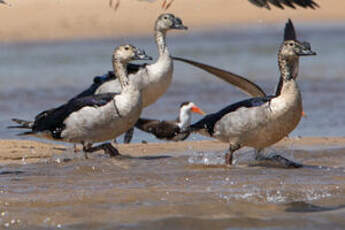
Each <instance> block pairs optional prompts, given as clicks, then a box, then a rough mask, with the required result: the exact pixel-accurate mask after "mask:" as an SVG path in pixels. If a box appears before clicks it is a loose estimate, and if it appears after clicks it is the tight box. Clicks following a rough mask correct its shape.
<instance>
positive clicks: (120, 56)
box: [113, 44, 152, 63]
mask: <svg viewBox="0 0 345 230" xmlns="http://www.w3.org/2000/svg"><path fill="white" fill-rule="evenodd" d="M116 60H117V61H120V62H122V63H127V62H129V61H134V60H152V58H151V57H150V56H148V55H146V53H145V51H144V50H140V49H137V48H136V47H135V46H133V45H130V44H126V45H120V46H118V47H116V48H115V50H114V52H113V61H116Z"/></svg>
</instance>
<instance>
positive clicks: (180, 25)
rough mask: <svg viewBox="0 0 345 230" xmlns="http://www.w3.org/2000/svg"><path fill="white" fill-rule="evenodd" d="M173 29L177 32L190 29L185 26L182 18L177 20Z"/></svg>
mask: <svg viewBox="0 0 345 230" xmlns="http://www.w3.org/2000/svg"><path fill="white" fill-rule="evenodd" d="M172 29H175V30H188V27H187V26H185V25H183V22H182V20H181V19H180V18H175V20H174V24H173V26H172Z"/></svg>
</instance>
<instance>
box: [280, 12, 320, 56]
mask: <svg viewBox="0 0 345 230" xmlns="http://www.w3.org/2000/svg"><path fill="white" fill-rule="evenodd" d="M279 55H280V56H281V57H283V58H287V59H295V58H298V57H299V56H310V55H316V52H314V51H312V50H311V46H310V43H309V42H300V41H298V40H297V36H296V31H295V28H294V25H293V24H292V21H291V20H290V19H289V21H288V22H287V23H286V25H285V30H284V42H283V44H282V45H281V48H280V51H279Z"/></svg>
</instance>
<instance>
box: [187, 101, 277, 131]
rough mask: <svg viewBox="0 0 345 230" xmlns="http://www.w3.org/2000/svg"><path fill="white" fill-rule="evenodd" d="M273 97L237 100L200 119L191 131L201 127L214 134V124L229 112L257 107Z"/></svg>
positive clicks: (191, 127)
mask: <svg viewBox="0 0 345 230" xmlns="http://www.w3.org/2000/svg"><path fill="white" fill-rule="evenodd" d="M271 99H272V97H271V96H267V97H256V98H250V99H247V100H243V101H240V102H237V103H235V104H232V105H229V106H227V107H225V108H223V109H222V110H220V111H218V112H217V113H212V114H209V115H207V116H205V117H204V118H203V119H201V120H200V121H198V122H196V123H195V124H193V125H191V126H190V131H192V132H195V131H198V130H201V129H206V130H207V132H208V133H209V134H210V135H211V136H212V135H213V133H214V126H215V125H216V123H217V122H218V121H219V120H220V119H221V118H222V117H224V116H225V115H227V114H228V113H231V112H234V111H236V110H237V109H239V108H243V107H244V108H250V107H256V106H260V105H262V104H264V103H266V102H268V101H270V100H271Z"/></svg>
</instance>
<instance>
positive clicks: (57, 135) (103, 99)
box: [9, 45, 151, 158]
mask: <svg viewBox="0 0 345 230" xmlns="http://www.w3.org/2000/svg"><path fill="white" fill-rule="evenodd" d="M148 59H151V57H149V56H147V55H146V54H145V52H144V51H140V50H138V49H137V48H135V47H134V46H132V45H122V46H119V47H117V48H116V49H115V50H114V52H113V59H112V63H113V67H114V71H115V73H116V76H117V77H118V80H119V83H120V85H121V87H122V91H121V92H120V93H116V92H112V93H111V92H108V93H103V94H97V95H91V96H85V97H78V98H74V99H72V100H70V101H69V102H67V103H66V104H64V105H62V106H60V107H57V108H53V109H50V110H46V111H44V112H42V113H40V114H38V115H37V116H36V117H35V120H34V121H33V122H28V121H24V120H19V119H13V121H14V122H16V123H19V124H21V125H19V126H10V127H9V128H24V129H30V131H28V132H24V133H21V134H19V135H34V136H37V137H41V138H46V139H52V140H56V141H64V142H70V143H81V144H82V145H83V150H84V152H85V156H86V158H87V154H86V153H87V152H94V151H97V150H100V149H103V150H104V151H105V152H106V153H108V154H109V155H110V156H116V155H119V153H118V151H117V149H116V148H114V147H113V146H112V145H111V144H110V143H105V144H101V145H99V146H96V147H92V144H93V143H96V142H104V141H108V140H111V139H113V138H116V137H117V136H119V135H121V134H123V133H124V132H126V131H127V130H128V129H129V128H131V127H133V126H134V124H135V123H136V121H137V120H138V118H139V116H140V114H141V111H142V95H141V90H140V88H138V86H137V85H136V84H133V82H131V81H130V80H129V79H128V75H127V68H126V67H127V63H128V62H129V61H133V60H148Z"/></svg>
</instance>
